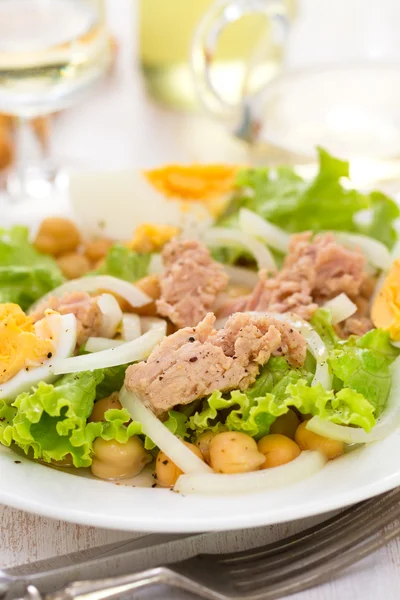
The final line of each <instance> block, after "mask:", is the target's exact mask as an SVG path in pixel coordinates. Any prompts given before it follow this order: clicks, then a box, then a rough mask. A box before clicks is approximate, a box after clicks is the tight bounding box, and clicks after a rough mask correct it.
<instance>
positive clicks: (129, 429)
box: [100, 408, 142, 444]
mask: <svg viewBox="0 0 400 600" xmlns="http://www.w3.org/2000/svg"><path fill="white" fill-rule="evenodd" d="M104 418H105V421H104V422H103V423H102V425H103V429H102V432H101V435H100V437H102V438H103V439H104V440H117V442H119V443H120V444H125V443H126V442H127V441H128V440H129V438H130V437H132V436H133V435H141V433H142V428H141V425H140V423H138V422H137V421H131V420H130V418H131V417H130V415H129V413H128V411H127V410H126V408H123V409H118V408H111V409H109V410H107V411H106V412H105V413H104Z"/></svg>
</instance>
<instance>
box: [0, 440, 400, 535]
mask: <svg viewBox="0 0 400 600" xmlns="http://www.w3.org/2000/svg"><path fill="white" fill-rule="evenodd" d="M399 456H400V430H398V431H396V432H395V433H393V434H392V435H391V436H390V437H389V438H387V439H385V440H383V441H382V442H377V443H375V444H371V445H369V446H367V447H364V448H361V449H359V450H356V451H354V452H352V453H350V454H347V455H346V456H343V457H341V458H339V459H337V460H335V461H333V462H330V463H328V464H327V465H326V467H324V469H323V470H322V471H320V472H319V473H317V474H316V475H314V476H313V477H311V478H309V479H307V480H304V481H303V482H301V483H297V484H295V485H292V486H287V487H284V488H280V489H276V490H272V491H268V492H264V493H259V494H251V495H250V494H249V495H247V496H243V495H242V496H180V495H178V494H175V493H174V492H172V491H170V490H164V489H151V488H140V487H131V486H126V485H122V484H120V485H115V484H112V483H108V482H104V481H99V480H94V479H92V478H87V477H81V476H77V475H72V474H69V473H66V472H62V471H57V470H54V469H51V468H49V467H46V466H44V465H41V464H38V463H34V462H32V461H30V460H28V459H26V458H23V457H21V456H20V455H17V454H15V453H14V452H13V451H12V450H10V449H8V448H4V447H2V446H0V503H3V504H8V505H10V506H14V507H16V508H20V509H23V510H26V511H30V512H34V513H38V514H41V515H45V516H47V517H52V518H56V519H63V520H66V521H71V522H74V523H81V524H84V525H93V526H97V527H108V528H110V529H123V530H126V531H148V532H177V533H182V532H198V531H213V530H219V531H221V530H228V529H239V528H246V527H254V526H258V525H260V526H261V525H268V524H274V523H280V522H284V521H292V520H295V519H299V518H302V517H309V516H312V515H317V514H320V513H323V512H327V511H329V510H333V509H337V508H340V507H344V506H347V505H349V504H352V503H355V502H358V501H360V500H364V499H366V498H370V497H372V496H375V495H377V494H380V493H381V492H385V491H387V490H390V489H392V488H394V487H396V486H398V485H400V461H399V458H398V457H399ZM16 461H17V462H16Z"/></svg>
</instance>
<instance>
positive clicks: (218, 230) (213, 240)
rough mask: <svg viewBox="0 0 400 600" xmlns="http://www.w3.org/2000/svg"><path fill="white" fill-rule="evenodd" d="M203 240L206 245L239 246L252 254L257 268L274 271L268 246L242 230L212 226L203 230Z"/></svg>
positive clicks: (274, 267) (274, 266)
mask: <svg viewBox="0 0 400 600" xmlns="http://www.w3.org/2000/svg"><path fill="white" fill-rule="evenodd" d="M204 241H205V243H206V244H207V245H208V246H214V247H218V246H234V247H237V246H241V247H242V248H244V249H245V250H248V252H250V254H251V255H252V256H254V259H255V261H256V263H257V266H258V268H259V269H267V270H268V271H276V264H275V260H274V257H273V256H272V254H271V252H270V251H269V250H268V248H267V247H266V246H265V245H264V244H262V243H261V242H259V241H258V240H256V239H255V238H253V237H252V236H251V235H249V234H248V233H244V231H239V230H236V229H223V228H222V227H214V228H212V229H209V230H208V231H206V232H205V234H204Z"/></svg>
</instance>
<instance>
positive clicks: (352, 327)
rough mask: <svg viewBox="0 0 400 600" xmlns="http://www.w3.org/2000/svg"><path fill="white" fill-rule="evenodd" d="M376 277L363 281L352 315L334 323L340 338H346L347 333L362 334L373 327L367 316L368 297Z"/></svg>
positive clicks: (373, 287) (370, 294) (368, 309)
mask: <svg viewBox="0 0 400 600" xmlns="http://www.w3.org/2000/svg"><path fill="white" fill-rule="evenodd" d="M375 285H376V279H374V278H373V277H367V278H366V280H365V281H364V283H363V285H362V287H361V290H360V295H359V296H358V297H357V298H356V299H355V302H356V304H357V307H358V310H357V312H356V313H354V315H352V316H351V317H349V318H348V319H346V320H345V321H343V323H339V324H338V325H336V331H337V333H338V334H339V335H340V336H341V337H342V338H347V337H349V335H359V336H361V335H364V334H365V333H367V332H368V331H370V330H371V329H373V327H374V326H373V323H372V321H371V319H370V317H369V314H370V298H371V296H372V294H373V292H374V289H375Z"/></svg>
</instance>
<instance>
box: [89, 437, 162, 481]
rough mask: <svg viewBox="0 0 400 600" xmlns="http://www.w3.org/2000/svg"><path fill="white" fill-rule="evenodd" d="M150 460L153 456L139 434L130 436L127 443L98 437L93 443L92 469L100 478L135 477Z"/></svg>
mask: <svg viewBox="0 0 400 600" xmlns="http://www.w3.org/2000/svg"><path fill="white" fill-rule="evenodd" d="M148 462H151V456H150V455H149V454H148V453H147V452H146V451H145V449H144V447H143V443H142V441H141V440H140V438H138V436H137V435H134V436H133V437H131V438H129V440H128V441H127V442H126V443H125V444H120V443H119V442H117V441H116V440H103V439H102V438H97V440H95V441H94V443H93V462H92V465H91V470H92V473H93V475H95V476H96V477H99V478H100V479H123V478H127V477H134V476H135V475H137V474H138V473H140V471H141V470H142V469H143V467H144V466H145V465H146V464H147V463H148Z"/></svg>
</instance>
